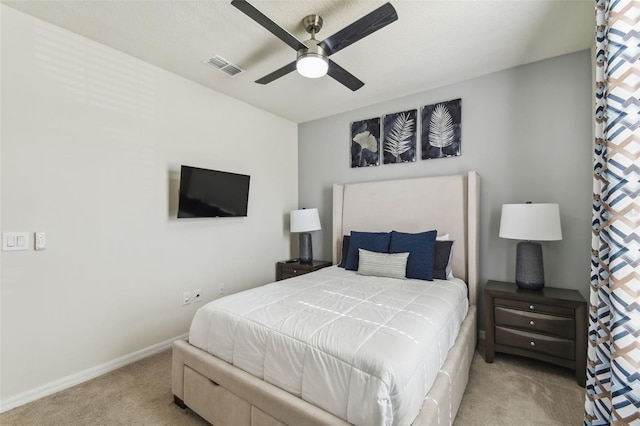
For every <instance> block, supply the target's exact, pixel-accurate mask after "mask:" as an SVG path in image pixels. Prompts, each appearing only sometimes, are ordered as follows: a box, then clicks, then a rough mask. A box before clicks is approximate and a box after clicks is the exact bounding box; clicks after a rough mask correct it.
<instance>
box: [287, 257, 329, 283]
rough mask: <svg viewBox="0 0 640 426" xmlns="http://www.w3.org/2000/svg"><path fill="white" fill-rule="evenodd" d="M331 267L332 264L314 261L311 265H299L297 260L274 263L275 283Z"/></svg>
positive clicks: (324, 261)
mask: <svg viewBox="0 0 640 426" xmlns="http://www.w3.org/2000/svg"><path fill="white" fill-rule="evenodd" d="M331 265H332V263H331V262H328V261H326V260H314V261H313V262H312V263H300V261H297V260H296V261H295V262H292V261H283V262H278V263H276V281H280V280H285V279H287V278H291V277H297V276H298V275H304V274H308V273H309V272H313V271H317V270H318V269H322V268H326V267H327V266H331Z"/></svg>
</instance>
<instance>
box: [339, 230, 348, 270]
mask: <svg viewBox="0 0 640 426" xmlns="http://www.w3.org/2000/svg"><path fill="white" fill-rule="evenodd" d="M349 238H350V237H349V236H348V235H343V236H342V250H341V251H340V263H339V264H338V267H340V268H344V267H345V265H346V264H347V254H349Z"/></svg>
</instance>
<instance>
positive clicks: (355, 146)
mask: <svg viewBox="0 0 640 426" xmlns="http://www.w3.org/2000/svg"><path fill="white" fill-rule="evenodd" d="M379 165H380V117H376V118H370V119H367V120H360V121H354V122H353V123H351V167H369V166H379Z"/></svg>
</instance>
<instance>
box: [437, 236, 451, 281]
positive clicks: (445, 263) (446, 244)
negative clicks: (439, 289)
mask: <svg viewBox="0 0 640 426" xmlns="http://www.w3.org/2000/svg"><path fill="white" fill-rule="evenodd" d="M452 247H453V241H436V253H435V256H434V258H433V278H437V279H439V280H446V279H447V274H448V272H449V271H448V269H450V268H449V260H451V248H452Z"/></svg>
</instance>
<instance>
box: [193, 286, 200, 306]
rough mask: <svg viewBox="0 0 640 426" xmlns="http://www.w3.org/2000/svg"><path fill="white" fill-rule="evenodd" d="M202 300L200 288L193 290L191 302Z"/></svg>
mask: <svg viewBox="0 0 640 426" xmlns="http://www.w3.org/2000/svg"><path fill="white" fill-rule="evenodd" d="M198 302H202V290H200V289H198V290H194V291H193V303H198Z"/></svg>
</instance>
